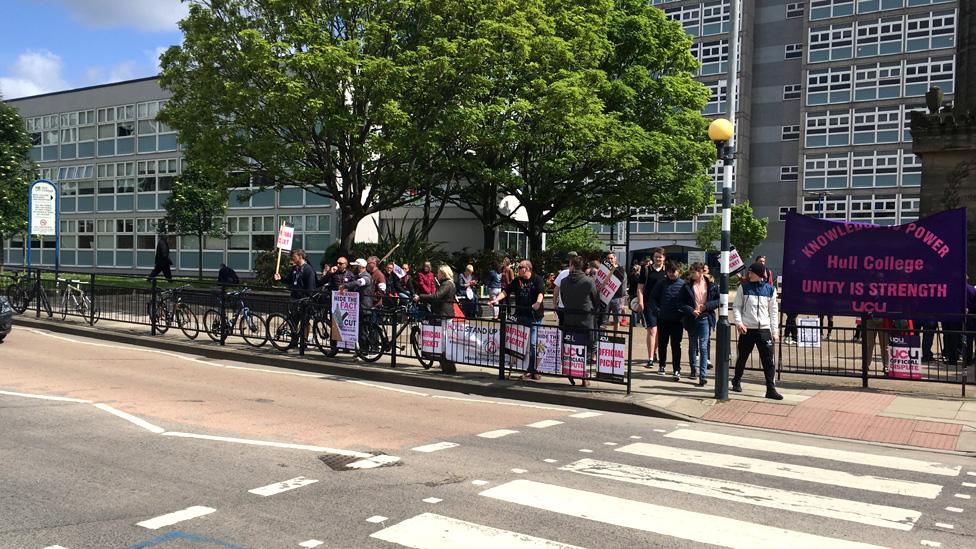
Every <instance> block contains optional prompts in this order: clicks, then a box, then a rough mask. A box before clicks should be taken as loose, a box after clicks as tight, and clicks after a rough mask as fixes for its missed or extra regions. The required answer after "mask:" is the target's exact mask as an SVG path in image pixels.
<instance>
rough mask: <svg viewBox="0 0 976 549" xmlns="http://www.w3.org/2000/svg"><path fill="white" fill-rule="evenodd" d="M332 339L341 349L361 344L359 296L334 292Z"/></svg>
mask: <svg viewBox="0 0 976 549" xmlns="http://www.w3.org/2000/svg"><path fill="white" fill-rule="evenodd" d="M332 339H333V340H334V341H335V342H336V346H337V347H339V348H340V349H355V348H356V345H357V343H359V294H358V293H356V292H337V291H333V292H332Z"/></svg>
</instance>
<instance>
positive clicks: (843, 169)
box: [803, 153, 850, 213]
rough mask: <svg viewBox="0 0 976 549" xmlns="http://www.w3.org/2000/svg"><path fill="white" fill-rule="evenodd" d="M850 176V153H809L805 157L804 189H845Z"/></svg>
mask: <svg viewBox="0 0 976 549" xmlns="http://www.w3.org/2000/svg"><path fill="white" fill-rule="evenodd" d="M849 178H850V154H849V153H831V154H821V155H808V156H806V157H804V159H803V188H804V190H821V189H844V188H847V186H848V181H849ZM804 213H806V210H804Z"/></svg>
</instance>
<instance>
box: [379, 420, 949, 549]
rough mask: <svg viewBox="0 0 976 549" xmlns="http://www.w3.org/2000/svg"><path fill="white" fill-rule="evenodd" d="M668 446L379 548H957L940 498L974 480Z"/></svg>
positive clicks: (445, 517) (494, 502) (487, 496)
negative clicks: (623, 543)
mask: <svg viewBox="0 0 976 549" xmlns="http://www.w3.org/2000/svg"><path fill="white" fill-rule="evenodd" d="M658 437H659V438H657V441H658V442H660V443H655V442H654V441H653V440H651V437H646V438H645V440H629V441H627V443H621V444H619V445H614V446H609V445H608V446H604V447H603V449H602V450H601V451H600V452H599V453H586V454H584V455H579V454H577V455H575V456H572V459H569V460H565V461H562V462H559V463H554V462H555V461H556V460H545V462H546V463H548V464H550V466H551V470H549V471H539V474H538V475H536V476H533V475H526V474H519V475H518V478H513V479H511V480H502V481H499V482H496V483H493V484H494V485H485V486H482V487H480V488H477V489H476V490H477V491H476V492H474V493H473V494H472V495H471V496H470V497H472V498H475V499H477V502H476V503H477V507H478V508H482V507H484V506H485V505H488V506H489V508H495V506H500V507H498V508H499V511H500V514H499V515H496V514H495V513H491V512H489V513H483V514H482V516H481V517H480V518H479V519H478V520H472V517H471V515H470V513H463V512H459V513H460V514H461V515H462V516H460V517H454V516H450V515H451V513H450V512H447V511H445V512H443V513H432V512H424V513H420V514H418V515H415V516H412V517H409V518H405V519H404V520H400V521H399V522H397V521H395V520H394V521H390V523H389V526H387V527H386V528H383V529H380V530H378V531H376V532H374V533H373V534H372V535H371V537H372V538H373V539H375V540H381V541H383V542H387V544H383V545H382V546H402V547H412V548H416V549H441V548H447V547H460V546H464V547H485V548H489V547H491V548H497V547H514V548H526V549H536V548H569V547H579V546H589V547H594V546H607V547H612V546H615V545H616V544H615V543H614V542H613V541H610V539H612V537H611V538H608V539H607V540H601V539H600V538H597V541H595V542H594V539H593V538H592V537H591V538H589V542H590V543H581V540H579V539H575V538H576V536H574V535H572V534H571V533H569V532H565V531H562V530H559V529H556V534H555V535H553V530H552V529H546V528H543V527H539V526H538V525H544V524H546V522H547V521H550V520H554V521H567V520H568V521H571V522H570V523H571V524H577V523H580V522H583V523H585V524H586V525H587V526H586V527H587V528H590V529H594V530H598V531H600V532H609V533H610V535H611V536H612V535H618V534H619V535H621V536H623V537H624V538H623V539H638V540H641V543H642V544H643V545H644V546H666V545H674V544H677V545H696V544H706V545H715V546H719V547H742V548H756V547H790V548H797V549H807V548H809V549H814V548H824V547H830V548H831V549H848V548H849V549H863V548H869V547H918V546H920V545H921V546H927V547H953V546H959V544H955V545H954V544H953V543H952V540H951V539H946V537H947V532H949V533H951V528H946V526H947V525H946V524H945V523H942V522H937V521H938V520H947V519H946V515H945V514H941V515H939V514H938V513H936V512H935V510H936V509H938V510H941V509H942V508H943V507H944V506H945V505H946V503H942V504H941V505H940V504H939V503H938V501H939V500H941V499H942V498H946V499H955V498H952V496H953V493H954V492H956V488H957V487H958V485H959V484H960V480H963V479H964V478H965V476H964V472H963V471H962V469H961V467H959V466H954V465H951V464H946V463H940V462H935V461H927V460H922V459H915V458H910V457H898V456H885V455H881V454H880V453H871V452H870V451H867V452H860V451H851V450H840V449H835V448H831V447H830V445H823V446H821V445H816V443H815V442H814V443H813V444H796V443H787V442H780V441H773V440H767V439H762V438H752V437H744V436H733V435H726V434H720V433H713V432H708V431H705V430H697V429H693V428H679V429H677V430H673V431H670V432H667V433H664V434H661V435H658ZM660 437H663V438H660ZM631 438H632V439H633V438H634V437H631ZM638 438H639V437H638ZM756 455H759V456H762V459H761V458H758V457H754V456H756ZM557 457H558V456H557ZM842 469H843V470H842ZM730 476H731V477H734V480H733V479H730V478H729V477H730ZM959 477H963V478H962V479H960V478H959ZM771 484H775V486H772V485H771ZM955 501H956V502H957V505H958V502H960V499H955ZM473 503H475V502H471V501H467V500H466V501H465V502H464V504H465V505H466V506H473V505H472V504H473ZM950 503H951V502H950ZM442 505H443V504H442ZM954 509H955V508H954ZM763 510H764V511H763ZM743 511H749V512H743ZM525 515H528V516H531V517H533V519H532V520H529V521H519V522H518V523H517V524H512V525H511V527H510V528H506V527H505V524H504V519H500V518H497V517H498V516H501V517H505V516H525ZM526 524H528V526H526ZM547 533H548V534H549V535H548V536H547V535H546V534H547ZM851 534H853V535H851ZM949 537H951V536H949ZM956 539H958V538H956ZM584 541H585V540H584ZM389 544H392V545H389Z"/></svg>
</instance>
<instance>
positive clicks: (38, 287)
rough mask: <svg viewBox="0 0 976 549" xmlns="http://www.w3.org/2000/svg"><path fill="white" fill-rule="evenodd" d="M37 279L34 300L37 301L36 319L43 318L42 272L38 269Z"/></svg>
mask: <svg viewBox="0 0 976 549" xmlns="http://www.w3.org/2000/svg"><path fill="white" fill-rule="evenodd" d="M35 272H36V273H37V278H36V279H35V280H34V298H35V299H37V313H36V315H37V316H36V318H41V270H40V269H37V271H35Z"/></svg>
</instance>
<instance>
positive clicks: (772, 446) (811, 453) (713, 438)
mask: <svg viewBox="0 0 976 549" xmlns="http://www.w3.org/2000/svg"><path fill="white" fill-rule="evenodd" d="M664 436H665V437H666V438H673V439H678V440H687V441H689V442H703V443H706V444H717V445H720V446H729V447H732V448H747V449H749V450H755V451H759V452H770V453H775V454H786V455H790V456H800V457H811V458H818V459H826V460H830V461H842V462H845V463H853V464H856V465H867V466H870V467H882V468H885V469H899V470H902V471H911V472H914V473H926V474H930V475H943V476H949V477H957V476H959V474H960V472H961V470H962V467H960V466H958V465H956V466H950V465H945V464H943V463H937V462H933V461H922V460H918V459H911V458H903V457H897V456H882V455H878V454H869V453H864V452H851V451H848V450H836V449H833V448H823V447H820V446H807V445H804V444H791V443H789V442H778V441H775V440H765V439H761V438H751V437H740V436H734V435H725V434H721V433H710V432H707V431H695V430H692V429H678V430H676V431H672V432H671V433H668V434H666V435H664Z"/></svg>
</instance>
